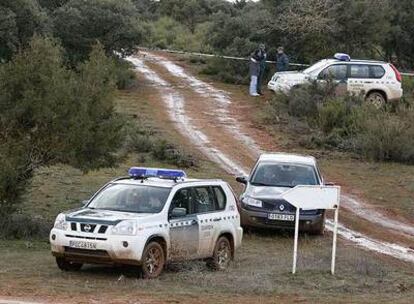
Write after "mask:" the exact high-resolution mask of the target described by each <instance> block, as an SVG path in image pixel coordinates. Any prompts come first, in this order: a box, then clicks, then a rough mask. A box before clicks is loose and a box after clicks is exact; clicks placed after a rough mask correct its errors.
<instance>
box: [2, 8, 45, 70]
mask: <svg viewBox="0 0 414 304" xmlns="http://www.w3.org/2000/svg"><path fill="white" fill-rule="evenodd" d="M48 28H49V22H48V17H47V15H46V14H45V13H44V12H43V11H42V9H41V8H40V7H39V5H38V3H37V1H35V0H13V1H2V2H1V3H0V62H1V61H2V60H9V59H10V58H11V57H12V56H13V54H14V53H15V52H16V51H17V50H19V49H20V48H23V47H26V46H27V44H28V43H29V41H30V39H31V38H32V36H33V35H34V34H35V33H38V34H45V33H47V32H48Z"/></svg>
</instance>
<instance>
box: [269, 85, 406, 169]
mask: <svg viewBox="0 0 414 304" xmlns="http://www.w3.org/2000/svg"><path fill="white" fill-rule="evenodd" d="M362 97H363V96H351V95H345V96H338V90H337V87H336V86H335V85H334V84H329V83H328V85H327V86H320V85H318V84H316V83H312V84H310V85H306V86H301V87H298V88H294V89H292V90H291V92H290V93H289V94H276V95H275V97H274V98H273V99H272V100H271V101H270V103H269V106H268V107H267V108H266V109H265V111H266V114H265V116H266V120H267V122H270V123H275V122H278V121H280V120H281V119H284V118H286V119H285V121H287V122H288V125H289V126H290V128H293V127H294V125H293V124H292V122H293V121H294V119H296V120H298V121H300V122H301V123H304V124H306V125H307V127H308V130H310V132H309V134H303V133H301V135H297V136H302V140H300V142H301V143H302V144H304V145H306V146H308V147H315V146H317V147H325V148H336V149H339V150H343V151H351V152H354V153H357V154H360V155H362V156H364V157H365V158H368V159H373V160H377V161H398V162H406V163H414V108H413V107H412V106H411V105H410V104H404V103H401V104H400V105H399V106H393V107H392V106H390V107H386V108H383V109H377V108H375V107H374V106H372V105H369V104H365V103H364V102H363V98H362ZM292 118H294V119H292ZM295 123H296V122H295ZM303 137H305V140H303Z"/></svg>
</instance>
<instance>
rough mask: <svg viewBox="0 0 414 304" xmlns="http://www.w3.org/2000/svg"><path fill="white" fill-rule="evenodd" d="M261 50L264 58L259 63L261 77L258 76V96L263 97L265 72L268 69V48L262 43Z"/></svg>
mask: <svg viewBox="0 0 414 304" xmlns="http://www.w3.org/2000/svg"><path fill="white" fill-rule="evenodd" d="M259 49H260V50H261V51H262V55H263V56H262V57H261V60H260V63H259V68H260V70H259V75H258V76H257V94H259V95H262V81H263V77H264V72H265V69H266V59H267V54H266V46H265V45H264V43H261V44H260V45H259Z"/></svg>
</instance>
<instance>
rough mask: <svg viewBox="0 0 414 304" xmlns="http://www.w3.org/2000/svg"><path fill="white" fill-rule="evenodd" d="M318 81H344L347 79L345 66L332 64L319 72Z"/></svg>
mask: <svg viewBox="0 0 414 304" xmlns="http://www.w3.org/2000/svg"><path fill="white" fill-rule="evenodd" d="M318 78H319V79H329V78H331V79H333V80H346V78H347V66H346V65H345V64H334V65H331V66H329V67H327V68H325V69H324V70H323V71H322V72H320V74H319V76H318Z"/></svg>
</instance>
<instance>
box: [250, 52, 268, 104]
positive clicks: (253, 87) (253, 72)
mask: <svg viewBox="0 0 414 304" xmlns="http://www.w3.org/2000/svg"><path fill="white" fill-rule="evenodd" d="M263 46H264V45H263ZM264 57H265V52H264V49H261V48H260V47H259V48H258V49H257V50H255V51H254V52H253V53H252V54H251V55H250V63H249V72H250V87H249V94H250V96H260V95H259V94H258V93H257V80H258V77H259V75H260V62H261V61H262V60H263V58H264Z"/></svg>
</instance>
